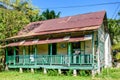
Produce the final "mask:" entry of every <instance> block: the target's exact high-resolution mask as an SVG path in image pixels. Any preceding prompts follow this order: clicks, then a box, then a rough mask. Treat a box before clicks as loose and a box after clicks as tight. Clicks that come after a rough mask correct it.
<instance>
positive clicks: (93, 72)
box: [91, 69, 95, 77]
mask: <svg viewBox="0 0 120 80" xmlns="http://www.w3.org/2000/svg"><path fill="white" fill-rule="evenodd" d="M91 71H92V77H95V70H94V69H93V70H91Z"/></svg>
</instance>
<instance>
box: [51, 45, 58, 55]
mask: <svg viewBox="0 0 120 80" xmlns="http://www.w3.org/2000/svg"><path fill="white" fill-rule="evenodd" d="M56 50H57V46H56V43H53V44H52V55H56V52H57V51H56Z"/></svg>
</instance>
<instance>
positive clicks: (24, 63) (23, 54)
mask: <svg viewBox="0 0 120 80" xmlns="http://www.w3.org/2000/svg"><path fill="white" fill-rule="evenodd" d="M25 52H26V51H25V46H23V59H24V62H23V65H25Z"/></svg>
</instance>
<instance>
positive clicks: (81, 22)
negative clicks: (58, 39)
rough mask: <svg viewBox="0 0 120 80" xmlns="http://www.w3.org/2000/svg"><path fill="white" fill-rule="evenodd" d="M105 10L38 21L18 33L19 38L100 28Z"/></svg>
mask: <svg viewBox="0 0 120 80" xmlns="http://www.w3.org/2000/svg"><path fill="white" fill-rule="evenodd" d="M104 17H105V11H100V12H92V13H86V14H80V15H75V16H68V17H64V18H58V19H51V20H45V21H38V22H33V23H30V24H28V25H27V26H26V27H25V28H24V29H23V30H21V31H20V32H19V33H18V36H15V37H11V38H19V37H26V36H34V35H43V34H52V33H60V32H71V31H78V30H79V31H80V30H88V29H90V30H94V29H98V28H99V27H100V26H101V24H102V23H103V20H104Z"/></svg>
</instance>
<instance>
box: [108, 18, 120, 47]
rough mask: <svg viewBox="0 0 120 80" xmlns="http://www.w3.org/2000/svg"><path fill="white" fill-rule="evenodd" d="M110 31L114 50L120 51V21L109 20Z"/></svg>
mask: <svg viewBox="0 0 120 80" xmlns="http://www.w3.org/2000/svg"><path fill="white" fill-rule="evenodd" d="M108 29H109V32H110V36H111V41H112V45H113V49H120V45H119V44H120V20H119V19H118V20H115V19H109V20H108Z"/></svg>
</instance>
